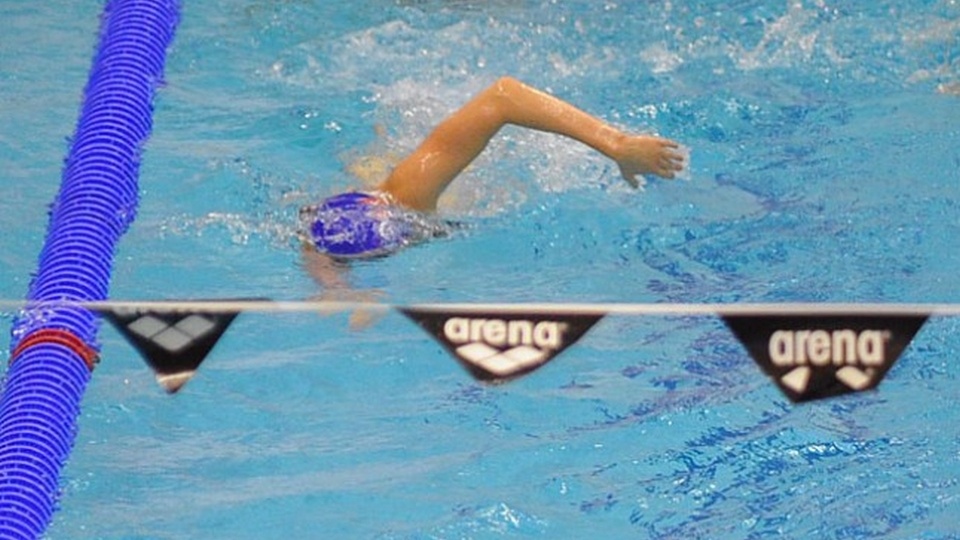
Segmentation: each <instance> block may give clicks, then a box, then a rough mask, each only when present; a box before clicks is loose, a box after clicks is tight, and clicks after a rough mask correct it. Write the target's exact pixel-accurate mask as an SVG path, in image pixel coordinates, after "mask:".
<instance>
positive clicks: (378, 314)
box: [349, 308, 386, 331]
mask: <svg viewBox="0 0 960 540" xmlns="http://www.w3.org/2000/svg"><path fill="white" fill-rule="evenodd" d="M384 315H386V312H385V311H382V310H381V311H372V310H369V309H364V308H358V309H355V310H353V313H351V314H350V319H349V324H350V329H351V330H355V331H356V330H365V329H367V328H370V327H371V326H373V325H374V324H376V323H377V322H378V321H380V319H382V318H383V316H384Z"/></svg>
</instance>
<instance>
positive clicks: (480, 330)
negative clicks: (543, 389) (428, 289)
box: [401, 308, 603, 382]
mask: <svg viewBox="0 0 960 540" xmlns="http://www.w3.org/2000/svg"><path fill="white" fill-rule="evenodd" d="M401 311H402V312H403V313H404V314H405V315H406V316H407V317H409V318H410V319H411V320H412V321H414V322H415V323H416V324H417V325H419V326H420V327H421V328H423V329H424V330H426V331H427V332H428V333H429V334H430V335H432V336H433V337H434V338H435V339H437V341H438V342H439V343H440V344H441V345H443V347H444V348H445V349H447V350H448V351H449V352H450V353H451V354H453V356H454V357H455V358H456V359H457V360H458V361H460V363H461V364H462V365H463V366H464V367H465V368H466V369H467V370H468V371H470V373H471V374H473V376H474V377H476V378H477V379H480V380H483V381H488V382H494V381H503V380H507V379H511V378H513V377H517V376H519V375H523V374H526V373H529V372H531V371H533V370H535V369H537V368H539V367H541V366H543V365H544V364H546V363H547V362H549V361H550V360H552V359H553V358H554V357H556V356H557V355H558V354H560V353H561V352H563V351H564V350H565V349H567V348H568V347H570V346H571V345H573V344H574V343H576V342H577V340H579V339H580V338H581V337H582V336H583V335H584V334H585V333H586V332H587V331H588V330H589V329H590V328H592V327H593V325H594V324H596V322H597V321H598V320H600V318H602V317H603V315H590V314H588V315H584V314H581V313H566V314H556V313H550V314H544V313H536V312H526V313H513V312H504V313H474V312H462V311H442V312H441V311H437V310H423V309H416V308H406V309H401Z"/></svg>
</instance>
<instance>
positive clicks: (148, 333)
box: [102, 302, 239, 394]
mask: <svg viewBox="0 0 960 540" xmlns="http://www.w3.org/2000/svg"><path fill="white" fill-rule="evenodd" d="M170 304H171V307H169V308H166V307H157V306H156V305H155V303H154V304H153V305H150V306H149V307H144V308H139V307H123V308H114V309H110V308H107V309H104V310H102V314H103V316H104V317H106V318H107V320H109V321H110V322H111V323H112V324H113V326H114V327H115V328H116V329H117V331H118V332H120V334H121V335H123V337H125V338H126V339H127V341H128V342H130V344H131V345H133V347H134V348H136V349H137V350H138V351H140V354H141V356H143V359H144V361H146V363H147V364H148V365H149V366H150V368H151V369H153V372H154V374H155V375H156V377H157V382H158V383H160V386H162V387H163V388H164V389H165V390H166V391H167V392H168V393H171V394H172V393H175V392H176V391H177V390H180V388H181V387H182V386H183V385H184V384H186V383H187V381H189V380H190V378H191V377H193V375H194V373H195V372H196V370H197V368H198V367H199V366H200V363H201V362H203V360H204V359H205V358H206V357H207V354H209V353H210V350H211V349H213V347H214V345H216V344H217V341H218V340H219V339H220V337H221V336H222V335H223V333H224V332H226V331H227V328H228V327H229V326H230V323H232V322H233V319H234V318H236V316H237V315H238V314H239V312H238V311H191V310H190V309H189V308H185V307H184V305H183V304H179V305H178V304H177V303H176V302H170Z"/></svg>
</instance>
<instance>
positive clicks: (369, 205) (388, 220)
mask: <svg viewBox="0 0 960 540" xmlns="http://www.w3.org/2000/svg"><path fill="white" fill-rule="evenodd" d="M392 210H393V207H392V206H391V205H390V203H389V200H388V199H386V198H384V197H381V196H379V195H375V194H368V193H343V194H340V195H335V196H333V197H330V198H328V199H326V200H324V201H323V202H322V203H320V204H318V205H314V206H308V207H305V208H302V209H301V210H300V219H301V222H302V223H303V226H304V228H305V229H306V232H307V233H308V235H309V240H310V242H311V243H312V244H313V245H314V247H316V248H317V251H319V252H321V253H326V254H328V255H330V256H332V257H336V258H344V259H354V258H367V257H378V256H382V255H386V254H389V253H392V252H394V251H397V250H398V249H400V248H402V247H403V246H405V245H407V244H409V243H410V241H411V237H412V232H411V230H410V226H409V223H408V222H406V221H405V220H403V219H399V218H398V217H397V215H395V212H393V211H392Z"/></svg>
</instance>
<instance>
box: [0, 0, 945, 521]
mask: <svg viewBox="0 0 960 540" xmlns="http://www.w3.org/2000/svg"><path fill="white" fill-rule="evenodd" d="M98 10H99V4H95V5H66V6H52V5H46V4H43V3H35V5H34V4H30V5H25V4H24V5H20V4H19V3H9V2H8V3H6V4H3V5H2V6H0V14H2V15H3V20H4V21H5V22H4V25H5V31H4V32H2V33H0V163H2V164H3V168H2V171H3V180H2V181H0V210H2V211H0V224H2V230H3V231H4V232H7V233H8V234H4V235H3V238H2V240H0V241H2V242H3V244H2V246H3V249H2V250H0V253H2V256H0V257H2V258H0V288H2V289H0V291H2V295H3V298H13V299H16V298H23V297H24V295H25V294H26V290H27V286H28V283H29V279H30V275H31V272H33V271H34V270H35V267H36V259H37V254H38V253H39V251H40V248H41V246H42V243H43V235H44V232H45V226H46V223H45V219H46V215H45V212H46V208H47V205H48V204H49V203H50V202H51V201H52V200H53V197H54V195H55V193H56V189H57V186H58V182H59V173H60V166H61V163H62V160H63V157H64V155H65V153H66V149H67V146H66V138H67V137H69V135H70V134H71V133H72V131H73V127H74V123H75V121H76V114H77V112H78V109H79V103H80V100H81V97H82V88H83V84H84V82H85V78H86V73H87V70H88V69H89V65H90V59H91V56H92V53H93V48H94V45H95V36H96V28H97V11H98ZM37 36H42V39H39V40H38V39H37ZM958 54H960V5H958V4H957V3H956V2H951V1H939V2H933V1H930V2H928V1H919V0H914V1H912V2H910V3H884V2H865V1H864V2H855V3H853V4H852V5H849V3H848V5H843V6H841V5H833V4H831V3H828V2H824V1H803V2H801V1H797V2H756V1H740V0H737V1H732V0H728V1H727V2H723V3H721V2H697V3H683V5H680V4H679V3H678V4H673V3H656V4H653V3H646V2H643V3H641V2H603V3H601V2H587V1H585V0H584V1H581V2H573V1H550V2H541V1H523V2H485V3H477V4H474V3H470V2H455V1H447V2H442V1H423V2H387V1H376V2H368V3H363V4H361V5H359V6H358V5H354V3H346V2H326V3H323V2H310V1H306V0H304V1H300V2H295V1H291V2H249V1H247V2H204V3H199V2H198V3H189V2H188V3H186V4H185V6H184V13H183V20H182V22H181V25H180V28H179V31H178V34H177V38H176V42H175V44H174V47H173V49H172V50H171V51H170V55H169V61H168V67H167V80H166V84H165V86H164V88H163V89H162V90H161V92H160V94H159V96H158V99H157V102H156V110H155V124H154V135H153V137H152V139H151V141H150V143H149V145H148V148H147V151H146V154H145V157H144V163H143V169H142V179H141V192H142V199H141V205H140V209H139V215H138V219H137V221H136V222H135V223H134V225H133V226H132V228H131V230H130V231H129V232H128V234H127V235H126V236H125V237H124V240H123V243H122V244H121V246H120V250H119V253H118V256H117V262H116V265H115V271H114V276H113V284H112V295H113V297H115V298H123V299H131V298H143V299H153V298H184V297H188V298H219V297H236V296H244V297H245V296H267V297H271V298H283V299H303V298H308V297H310V296H312V295H314V294H316V293H318V292H319V291H318V289H317V287H316V286H315V285H314V284H313V283H312V282H311V280H310V279H309V278H308V277H307V276H306V275H305V273H304V272H303V270H302V269H301V268H300V261H299V256H298V253H297V249H296V247H295V245H294V243H293V242H292V240H291V235H292V233H293V227H294V224H295V221H296V210H297V208H298V207H299V206H300V205H301V204H304V203H306V202H309V201H312V200H315V199H316V198H318V197H321V196H324V195H327V194H330V193H333V192H334V191H336V190H339V189H343V188H344V187H346V186H349V185H352V184H353V183H354V180H353V179H351V177H350V175H349V174H347V173H346V172H345V169H346V168H348V166H349V165H350V164H351V163H353V162H355V161H357V160H358V159H360V158H361V157H363V156H366V155H379V156H384V155H390V154H398V153H403V152H405V151H408V150H410V149H411V148H412V146H413V145H415V144H416V142H417V141H418V140H419V139H420V138H422V137H423V136H424V135H425V133H426V132H427V130H428V129H429V127H430V126H431V125H433V124H434V123H436V122H437V121H438V120H439V119H440V118H442V117H443V116H444V115H445V114H446V113H448V112H449V111H451V110H452V109H454V108H455V107H456V106H457V105H458V104H460V103H462V102H463V101H464V99H466V97H467V96H469V95H470V94H472V93H474V92H476V91H478V90H479V89H480V88H482V87H483V86H484V85H485V84H488V83H489V82H491V81H492V80H493V79H494V78H495V77H497V76H498V75H501V74H512V75H514V76H517V77H519V78H521V79H523V80H526V81H527V82H530V83H532V84H534V85H537V86H540V87H543V88H547V89H549V90H550V91H551V92H553V93H555V94H557V95H560V96H562V97H564V98H566V99H569V100H571V101H573V102H575V103H577V104H578V105H580V106H581V107H583V108H585V109H587V110H590V111H592V112H595V113H597V114H599V115H601V116H602V117H604V118H605V119H607V120H608V121H610V122H612V123H615V124H617V125H620V126H623V127H628V128H630V129H633V130H636V131H655V132H659V133H661V134H663V135H666V136H669V137H673V138H676V139H677V140H680V141H681V142H683V143H684V144H686V145H687V146H689V147H691V148H692V149H693V163H692V171H691V175H690V176H691V177H690V179H689V180H683V181H676V182H660V181H655V180H651V181H650V182H649V183H648V185H647V187H646V189H645V190H644V191H643V192H635V191H633V190H631V189H629V188H628V187H626V186H625V185H623V183H622V182H621V181H620V180H619V179H618V178H617V177H616V174H615V173H616V170H615V168H614V167H612V166H611V165H610V164H608V163H607V162H605V161H604V160H603V159H602V158H600V157H598V156H596V155H594V154H592V153H591V152H590V151H588V150H585V149H584V148H582V147H579V146H577V145H576V144H573V143H568V142H566V141H562V140H558V139H556V138H553V137H549V136H543V135H537V134H530V133H527V132H523V131H520V130H516V129H505V130H504V131H503V133H502V134H501V135H502V136H501V137H499V138H498V139H497V141H496V142H495V143H494V145H493V146H492V147H491V148H490V149H489V152H487V153H486V154H485V155H484V156H483V157H482V158H481V159H480V160H479V161H478V162H477V164H476V165H475V166H474V167H472V168H471V169H470V170H469V171H468V172H467V173H466V174H465V175H464V176H463V177H462V178H461V179H459V180H458V182H457V183H456V184H455V185H454V187H453V189H452V190H451V192H450V194H449V197H448V198H447V199H446V200H444V202H443V204H442V209H441V213H442V214H443V215H444V216H445V217H450V218H454V219H459V220H463V221H466V222H467V223H468V224H470V225H471V226H470V227H469V228H468V229H467V230H466V231H464V232H462V233H460V234H457V235H455V237H453V238H450V239H446V240H442V241H437V242H433V243H431V244H428V245H424V246H420V247H417V248H415V249H410V250H408V251H405V252H403V253H401V254H399V255H397V256H395V257H391V258H388V259H384V260H379V261H375V262H372V263H367V264H364V265H359V266H358V267H357V268H355V269H354V271H353V273H352V280H353V282H354V285H355V286H356V287H358V288H373V289H377V290H380V291H382V293H383V294H384V295H385V298H387V299H388V300H390V301H395V302H421V301H571V300H575V301H616V302H664V301H675V302H744V301H757V302H778V301H859V302H874V301H884V302H916V301H922V302H957V301H960V297H958V294H957V291H956V289H955V287H953V285H954V284H955V283H956V278H955V275H956V268H957V267H958V263H960V249H958V248H960V241H958V240H957V239H958V238H960V234H958V233H960V219H958V207H957V203H956V200H955V199H956V198H955V194H956V193H957V189H956V187H955V184H956V182H957V181H958V180H960V172H958V171H960V145H958V141H960V127H958V126H960V122H958V119H960V97H958V96H957V95H954V94H953V92H956V91H957V85H958V84H960V57H958ZM378 127H380V130H381V131H383V132H385V133H382V134H379V133H378ZM957 327H958V321H957V320H956V319H947V318H942V319H935V320H932V321H930V322H929V323H928V324H927V325H926V326H925V327H924V329H923V330H922V331H921V333H920V334H919V335H918V336H917V338H916V340H915V341H914V343H913V345H912V346H911V347H910V348H909V349H908V350H907V351H906V352H905V354H904V355H903V357H902V358H901V359H900V361H899V363H898V364H897V365H896V366H895V367H894V368H893V370H892V371H891V372H890V374H889V375H888V377H887V379H886V380H885V382H884V383H883V384H882V386H881V387H880V389H879V390H878V391H876V392H871V393H867V394H861V395H857V396H852V397H846V398H842V399H837V400H832V401H826V402H819V403H814V404H809V405H804V406H794V405H791V404H790V403H789V402H788V401H787V400H786V399H785V398H784V397H783V396H782V395H781V394H780V393H779V392H778V390H777V389H776V388H775V386H774V385H773V384H772V383H770V382H769V381H768V380H767V379H766V378H765V377H763V376H761V374H760V371H759V370H758V369H757V368H756V367H755V366H754V365H753V362H752V361H750V360H749V358H748V357H747V355H746V353H745V352H744V351H743V349H742V348H741V347H740V345H739V344H737V343H736V342H735V341H734V340H733V339H732V337H731V336H730V335H729V333H728V332H727V331H726V330H725V328H724V327H723V326H722V324H721V323H720V322H719V321H718V320H716V319H714V318H710V317H695V318H665V317H659V318H657V317H653V318H631V317H608V318H607V319H605V320H604V321H602V322H601V323H600V324H599V325H598V326H597V327H596V328H594V330H592V331H591V333H590V334H589V335H588V336H587V337H585V338H584V339H583V340H582V341H581V342H580V344H579V345H578V346H576V347H575V348H573V349H571V350H569V351H567V352H565V353H564V355H563V356H562V357H561V358H559V359H558V360H557V361H555V362H554V363H552V364H551V365H550V366H548V367H547V368H545V369H543V370H541V371H539V372H537V373H536V374H534V375H532V376H530V377H527V378H524V379H521V380H519V381H515V382H513V383H511V384H508V385H503V386H497V387H485V386H480V385H478V384H476V383H474V382H472V381H471V380H470V378H469V377H468V376H467V375H466V373H464V372H463V371H462V370H461V369H460V368H459V367H458V366H457V365H456V363H455V362H454V361H453V360H452V359H450V358H449V357H448V356H447V355H446V353H444V352H443V351H442V350H441V349H440V348H439V346H438V345H436V344H435V343H433V342H431V341H429V340H428V339H427V338H426V337H425V336H424V335H423V334H422V333H421V331H420V330H419V329H417V328H416V327H414V326H413V325H411V324H410V323H409V322H408V321H406V320H405V319H403V318H402V317H401V316H399V315H396V314H391V315H388V316H386V317H385V318H383V319H382V320H380V321H379V322H377V323H376V324H375V325H374V326H373V327H372V328H369V329H367V330H362V331H352V330H350V329H349V328H348V324H347V317H346V315H345V314H344V315H336V316H332V317H321V316H315V315H266V314H245V315H243V316H242V317H240V318H239V319H238V320H237V321H236V323H234V326H233V327H232V328H231V330H230V332H229V333H228V334H227V336H226V337H225V338H224V339H223V341H222V342H221V343H220V344H219V345H218V348H217V349H216V350H215V351H214V353H213V354H212V355H211V357H210V358H209V359H208V360H207V362H206V363H205V364H204V366H203V369H202V370H201V371H200V373H199V374H198V376H197V377H196V378H195V379H194V380H193V381H191V382H190V383H189V384H188V385H187V386H186V387H185V388H184V390H183V391H182V393H181V394H178V395H176V396H174V397H170V396H167V395H165V394H163V392H162V391H161V390H160V389H159V388H158V387H157V386H156V384H155V383H154V381H153V380H152V376H151V374H150V373H149V372H148V370H147V369H146V368H145V367H144V365H143V364H142V362H141V361H140V360H139V358H137V356H136V354H135V353H134V352H133V351H132V349H130V348H129V346H128V345H127V344H126V343H125V342H124V341H123V340H122V339H121V338H120V337H119V336H118V335H117V334H116V333H115V332H114V331H113V330H112V329H110V328H108V327H104V330H103V332H102V336H101V337H102V341H103V362H102V363H101V365H100V366H99V367H98V369H97V371H96V373H95V376H94V378H93V380H92V382H91V384H90V387H89V388H88V391H87V394H86V397H85V400H84V407H83V416H82V418H81V421H80V426H79V431H78V434H77V439H76V447H75V450H74V453H73V455H72V458H71V460H70V462H69V463H68V466H67V468H66V469H65V471H64V482H63V483H64V486H63V496H62V499H61V508H60V510H59V511H58V512H57V514H56V515H55V519H54V523H53V524H52V525H51V527H50V529H49V536H50V538H171V539H173V538H232V539H236V538H316V537H327V538H382V539H385V538H390V539H394V538H396V539H400V538H404V539H406V538H490V537H504V536H506V537H543V538H595V537H596V538H600V537H613V538H625V537H626V538H634V537H635V538H711V539H713V538H769V537H785V538H929V539H933V538H937V539H940V538H956V537H960V526H957V525H956V517H955V516H956V515H957V514H958V512H960V484H958V482H960V453H958V450H957V449H958V443H960V435H958V432H957V430H956V428H955V426H956V425H957V424H958V422H960V407H958V406H957V404H956V401H957V398H958V396H960V391H958V390H957V386H956V383H957V369H956V367H955V361H956V356H957V351H958V350H960V341H958V338H957V337H956V330H957ZM6 339H7V338H6V337H5V338H4V340H6ZM7 343H8V342H7V341H4V343H3V347H0V350H4V351H5V350H6V349H7V347H6V345H7Z"/></svg>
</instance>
